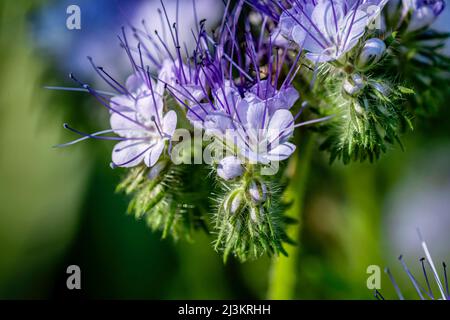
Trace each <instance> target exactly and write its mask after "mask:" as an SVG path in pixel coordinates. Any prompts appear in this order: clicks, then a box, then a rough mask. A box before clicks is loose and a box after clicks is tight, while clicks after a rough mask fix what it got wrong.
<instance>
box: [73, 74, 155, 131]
mask: <svg viewBox="0 0 450 320" xmlns="http://www.w3.org/2000/svg"><path fill="white" fill-rule="evenodd" d="M69 77H70V78H71V79H72V80H74V81H75V82H76V83H78V84H79V85H80V86H81V87H83V88H84V89H87V90H88V91H89V93H90V94H92V95H93V96H94V97H95V98H96V99H97V101H99V102H100V103H101V104H102V105H103V106H104V107H105V108H107V109H108V110H110V111H111V112H115V113H117V114H118V115H120V116H121V117H123V118H124V119H127V120H128V121H131V122H132V123H135V124H137V125H138V126H140V127H142V128H144V129H148V128H147V127H146V126H144V125H143V124H142V123H140V122H138V121H136V120H134V119H132V118H130V117H128V116H126V115H124V114H123V113H122V112H120V111H117V110H116V109H114V108H112V107H111V106H110V105H109V104H108V103H107V102H106V101H104V98H103V97H102V96H101V95H99V94H98V93H97V91H95V90H94V89H92V88H91V87H90V86H89V85H87V84H85V83H83V82H81V81H79V80H78V79H77V78H75V76H74V75H73V73H70V74H69Z"/></svg>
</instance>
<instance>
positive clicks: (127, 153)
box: [112, 140, 149, 168]
mask: <svg viewBox="0 0 450 320" xmlns="http://www.w3.org/2000/svg"><path fill="white" fill-rule="evenodd" d="M148 148H149V145H148V143H144V142H142V141H136V140H126V141H121V142H119V143H118V144H116V145H115V146H114V149H113V151H112V162H113V163H114V165H116V166H118V167H124V168H131V167H135V166H137V165H139V164H140V163H141V162H142V160H143V159H144V157H145V155H146V153H148V150H147V149H148Z"/></svg>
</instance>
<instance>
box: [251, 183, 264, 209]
mask: <svg viewBox="0 0 450 320" xmlns="http://www.w3.org/2000/svg"><path fill="white" fill-rule="evenodd" d="M248 193H249V195H250V198H251V199H252V201H253V202H254V203H255V204H260V203H263V202H264V201H266V199H267V187H266V185H265V183H263V182H261V181H252V182H251V183H250V186H249V188H248Z"/></svg>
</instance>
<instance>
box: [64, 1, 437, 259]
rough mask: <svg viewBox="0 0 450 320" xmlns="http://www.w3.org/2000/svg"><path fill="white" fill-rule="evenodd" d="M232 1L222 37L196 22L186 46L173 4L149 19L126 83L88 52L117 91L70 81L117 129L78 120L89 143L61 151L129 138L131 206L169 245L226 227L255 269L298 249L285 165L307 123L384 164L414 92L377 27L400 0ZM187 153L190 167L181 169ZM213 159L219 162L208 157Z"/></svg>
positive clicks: (125, 159) (124, 186)
mask: <svg viewBox="0 0 450 320" xmlns="http://www.w3.org/2000/svg"><path fill="white" fill-rule="evenodd" d="M233 3H234V2H231V1H230V2H228V4H227V5H226V10H225V14H224V17H223V19H222V23H221V25H220V26H218V27H217V28H216V30H214V31H212V32H209V31H208V30H206V28H205V21H204V20H201V21H197V26H196V28H195V30H192V39H190V40H186V39H183V41H182V40H181V39H180V37H179V32H178V31H179V30H178V21H175V22H173V21H170V19H169V18H168V14H167V11H166V7H165V6H164V2H161V10H159V11H158V14H159V15H160V17H161V20H162V21H164V24H165V25H164V27H163V30H158V31H154V32H152V31H150V30H148V28H147V25H146V24H145V21H143V22H142V26H140V27H133V28H132V32H133V35H134V42H135V43H136V44H132V41H131V40H130V39H128V37H127V35H126V32H125V30H123V32H122V34H121V35H120V36H119V37H118V38H119V41H120V44H121V46H122V48H123V50H124V52H125V54H126V55H127V57H128V58H129V61H130V65H131V69H132V72H131V75H130V76H129V77H128V78H127V79H126V81H125V83H121V81H119V80H117V79H115V78H114V77H113V76H112V75H111V73H109V72H107V71H106V70H105V69H104V68H103V67H100V66H98V65H97V64H95V63H94V61H93V60H92V59H91V58H89V60H90V62H91V64H92V66H93V68H94V70H95V71H96V73H97V74H98V75H99V76H100V77H101V78H102V79H103V80H104V81H105V83H106V84H108V85H109V86H110V87H111V90H112V92H105V91H98V90H95V89H93V88H92V87H91V86H89V85H88V84H85V83H83V82H82V81H80V80H79V79H77V78H76V77H75V76H73V75H71V78H72V79H73V80H74V81H76V83H78V84H79V85H80V86H81V89H80V90H82V91H87V92H89V93H91V94H92V95H93V96H94V97H95V98H96V99H97V100H98V101H99V102H100V103H101V104H102V105H103V106H104V107H106V108H107V110H108V111H109V116H110V128H109V129H107V130H102V131H99V132H96V133H92V134H85V133H82V132H81V131H78V130H76V129H73V128H71V127H69V126H68V125H66V128H68V129H69V130H71V131H73V132H75V133H77V134H80V135H82V137H81V138H80V139H78V140H75V141H72V142H70V143H68V144H64V145H62V146H67V145H72V144H74V143H77V142H79V141H83V140H86V139H90V138H94V139H104V140H113V141H116V142H117V144H116V145H115V147H114V148H113V151H112V162H111V166H112V167H113V168H124V169H125V170H127V172H128V175H127V176H126V178H125V179H124V180H123V182H122V183H121V184H120V185H119V186H118V190H120V191H124V192H126V193H127V194H130V195H132V196H133V198H132V201H131V203H130V207H129V209H130V212H134V213H135V215H136V217H138V218H145V219H146V220H147V222H148V224H149V225H150V226H151V227H152V228H153V229H157V230H161V231H162V232H163V237H165V236H166V235H169V234H171V235H172V236H174V238H176V239H178V238H190V237H191V233H192V231H194V230H196V229H197V228H200V227H203V228H205V229H207V230H209V231H213V232H215V233H216V234H217V238H216V240H215V242H214V246H215V248H216V250H218V251H221V252H223V255H224V259H227V257H228V256H229V255H230V254H232V255H234V256H236V257H237V258H239V259H240V260H242V261H245V260H247V259H250V258H257V257H259V256H261V255H262V254H265V253H267V254H275V255H277V254H279V253H283V254H284V253H285V250H284V248H283V243H284V242H292V241H291V240H290V239H289V237H288V236H287V234H286V231H285V229H286V224H288V223H290V222H292V221H290V219H288V218H286V217H285V216H284V209H285V208H286V204H284V203H283V202H282V201H281V195H280V192H282V190H283V186H282V185H281V184H280V181H281V180H282V178H283V177H284V174H283V173H284V172H283V171H284V170H283V163H284V162H285V160H287V159H288V158H290V157H291V156H292V155H293V154H294V152H297V150H298V151H299V152H300V154H301V146H299V145H298V139H296V136H297V134H296V130H295V129H296V128H299V127H302V126H305V125H311V124H316V125H315V126H312V127H311V128H314V129H315V130H316V131H318V132H319V133H320V136H321V137H322V138H321V139H322V140H323V144H322V148H323V149H326V150H328V151H329V152H330V153H331V159H332V160H333V159H336V158H340V159H342V160H343V161H344V162H346V163H347V162H349V161H350V160H364V159H366V158H370V159H371V160H373V159H375V158H377V157H378V156H379V155H380V154H381V152H382V151H385V150H386V143H393V142H394V141H399V133H400V130H401V128H402V127H403V126H404V125H405V124H407V125H410V118H409V113H408V112H407V110H406V108H404V107H403V106H402V103H401V102H402V101H403V100H404V96H405V95H407V94H411V93H412V92H414V90H412V89H409V88H407V87H406V86H405V85H403V84H402V83H399V84H396V83H394V82H393V81H392V80H390V79H392V78H393V76H394V75H395V71H392V70H391V69H387V70H391V71H392V72H393V73H392V74H391V76H389V75H386V74H383V73H382V71H381V70H382V69H383V68H385V65H386V63H387V62H386V61H388V60H389V61H393V60H394V59H393V58H390V59H388V58H387V57H389V56H392V55H393V54H394V52H395V50H393V49H392V48H393V46H394V44H395V43H396V42H397V41H398V39H397V38H396V32H392V31H391V30H390V31H389V32H387V31H383V30H381V29H380V28H381V27H379V28H378V25H379V23H380V21H381V20H380V19H381V18H382V16H381V12H382V10H383V8H384V7H385V5H386V3H387V0H348V1H345V0H303V1H298V0H295V1H294V0H285V1H274V0H267V1H257V0H248V1H245V3H244V1H239V2H237V3H234V4H233ZM194 4H195V1H194ZM194 8H195V5H194ZM244 8H245V10H243V9H244ZM442 8H443V3H442V1H420V3H419V2H417V1H416V2H415V4H414V5H412V4H410V5H406V4H405V5H404V7H402V9H401V11H402V14H403V16H402V18H401V19H403V20H404V19H408V21H409V22H408V27H405V28H404V29H405V30H407V31H405V32H406V33H408V32H409V33H410V32H411V30H417V29H419V27H418V26H419V25H420V28H424V27H426V26H428V25H429V24H430V22H431V20H430V18H428V16H427V18H424V16H426V15H428V13H426V12H428V11H429V10H432V12H433V14H434V15H435V16H436V15H438V14H439V13H440V11H441V9H442ZM248 9H250V10H251V13H250V15H247V12H248V11H249V10H248ZM427 10H428V11H427ZM244 12H245V14H244ZM405 12H407V14H405ZM194 14H195V12H194ZM405 15H407V16H408V17H407V18H405V17H404V16H405ZM177 20H178V13H177ZM403 20H401V21H403ZM419 20H420V21H419ZM402 24H403V22H399V23H398V25H402ZM187 42H189V43H190V46H188V45H187ZM192 43H193V44H194V45H192ZM389 66H390V67H392V63H391V64H390V65H389ZM392 68H393V67H392ZM307 106H310V108H306V107H307ZM305 110H308V111H307V112H305ZM300 119H301V120H302V121H300ZM297 131H298V130H297ZM199 132H200V134H201V137H200V140H199V141H200V142H199V143H197V142H198V140H195V138H198V137H196V135H197V134H198V133H199ZM185 133H187V135H186V134H185ZM110 134H114V136H111V135H110ZM192 135H194V142H193V143H192V141H191V140H190V139H189V138H190V137H191V136H192ZM181 136H182V137H183V141H181V140H180V137H181ZM186 140H188V141H186ZM181 146H184V148H183V149H182V150H183V152H182V154H183V157H184V158H185V160H188V161H187V162H186V161H184V162H183V163H182V164H181V165H180V164H178V163H177V161H175V154H177V155H179V154H180V153H179V152H175V151H174V150H178V149H180V148H181ZM206 151H208V152H209V154H210V155H211V158H212V160H211V161H208V162H207V163H205V162H202V161H200V162H198V161H197V160H198V154H199V153H200V155H204V154H205V152H206ZM192 158H195V160H196V161H195V163H196V165H192V164H190V163H191V162H190V160H191V159H192ZM200 158H201V156H200ZM200 160H202V159H200ZM280 166H281V169H282V170H280ZM205 169H206V171H205ZM205 212H213V214H212V215H205V214H204V213H205ZM211 217H212V219H211Z"/></svg>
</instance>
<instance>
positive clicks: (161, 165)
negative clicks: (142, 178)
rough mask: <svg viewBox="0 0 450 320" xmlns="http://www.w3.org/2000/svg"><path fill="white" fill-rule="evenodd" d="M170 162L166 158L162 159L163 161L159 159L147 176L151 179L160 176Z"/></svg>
mask: <svg viewBox="0 0 450 320" xmlns="http://www.w3.org/2000/svg"><path fill="white" fill-rule="evenodd" d="M167 164H168V162H167V161H166V160H162V161H158V162H157V163H156V164H155V165H154V166H153V167H152V168H151V169H150V172H149V173H148V175H147V177H148V178H149V179H150V180H153V179H155V178H156V177H158V176H159V175H160V174H161V172H162V171H164V169H166V167H167Z"/></svg>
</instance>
